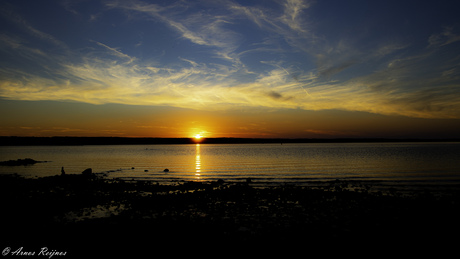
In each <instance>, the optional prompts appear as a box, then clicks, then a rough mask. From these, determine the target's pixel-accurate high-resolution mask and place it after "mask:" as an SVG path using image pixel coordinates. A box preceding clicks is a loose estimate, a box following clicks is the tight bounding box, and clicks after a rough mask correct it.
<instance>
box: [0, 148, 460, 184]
mask: <svg viewBox="0 0 460 259" xmlns="http://www.w3.org/2000/svg"><path fill="white" fill-rule="evenodd" d="M459 155H460V143H340V144H325V143H318V144H283V145H281V144H222V145H219V144H215V145H214V144H201V145H200V144H196V145H121V146H110V145H108V146H26V147H16V146H15V147H10V146H7V147H0V161H4V160H10V159H14V160H15V159H18V158H32V159H35V160H39V161H50V162H47V163H39V164H35V165H31V166H15V167H12V166H0V173H2V174H8V173H18V174H20V175H23V176H26V177H41V176H51V175H58V174H60V171H61V167H64V168H65V170H66V172H67V173H80V172H82V171H83V170H84V169H86V168H92V169H93V172H95V173H101V174H104V175H106V177H108V178H123V179H135V180H142V179H145V180H155V181H159V182H171V181H174V180H196V181H209V180H218V179H224V180H227V181H244V180H245V179H247V178H252V180H253V181H254V182H260V183H280V182H282V183H302V182H306V181H323V180H334V179H347V180H350V179H351V180H381V181H411V182H425V183H433V184H434V183H443V184H445V183H455V182H459V181H460V162H459ZM165 168H168V169H169V170H170V171H169V172H168V173H165V172H163V170H164V169H165Z"/></svg>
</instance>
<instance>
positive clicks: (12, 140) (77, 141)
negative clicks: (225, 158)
mask: <svg viewBox="0 0 460 259" xmlns="http://www.w3.org/2000/svg"><path fill="white" fill-rule="evenodd" d="M451 141H453V142H458V141H460V139H389V138H335V139H282V138H204V139H202V140H201V141H199V142H197V141H195V139H193V138H124V137H14V136H12V137H8V136H3V137H0V145H2V146H41V145H49V146H67V145H153V144H195V143H201V144H251V143H259V144H260V143H280V144H283V143H366V142H451Z"/></svg>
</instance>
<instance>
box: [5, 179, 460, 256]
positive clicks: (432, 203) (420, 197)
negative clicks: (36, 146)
mask: <svg viewBox="0 0 460 259" xmlns="http://www.w3.org/2000/svg"><path fill="white" fill-rule="evenodd" d="M353 184H356V183H353ZM368 190H369V188H366V187H362V186H361V187H359V188H350V183H347V182H338V181H334V182H330V183H326V184H323V185H322V186H321V187H316V188H313V187H306V186H302V187H301V186H272V187H266V188H259V187H255V186H253V185H252V184H251V183H226V182H211V183H209V182H208V183H199V182H180V183H176V184H170V185H158V184H156V183H153V182H124V181H117V180H107V179H99V178H96V177H88V176H83V175H63V176H55V177H46V178H39V179H24V178H21V177H19V176H14V175H8V176H1V177H0V197H1V198H0V199H1V206H2V212H1V223H2V231H1V243H0V244H1V245H2V247H0V248H1V249H4V248H5V247H8V248H11V249H12V251H14V250H16V251H17V249H18V248H20V247H23V250H27V249H28V250H34V251H36V255H37V253H38V252H39V251H40V248H42V247H48V248H49V249H54V250H56V251H57V252H59V251H66V252H67V253H66V255H65V257H66V258H70V257H71V256H75V257H80V258H83V257H89V256H91V255H93V256H96V255H100V256H108V255H120V256H122V255H126V256H127V257H128V258H137V257H135V256H133V255H135V254H139V253H143V254H145V253H147V254H150V255H152V256H150V257H149V258H154V257H160V256H159V254H162V253H166V255H187V256H194V255H198V256H200V255H208V256H209V255H221V256H222V255H226V254H229V253H235V254H237V253H242V254H248V253H254V254H258V255H261V254H271V253H272V251H277V252H282V253H288V252H290V251H297V252H299V251H302V252H304V253H308V252H309V251H313V250H316V249H319V247H321V248H322V249H326V250H323V251H324V252H325V253H326V254H328V253H333V252H338V251H337V249H345V250H340V253H341V254H346V253H347V251H348V252H350V251H353V253H355V254H356V253H359V251H364V250H366V249H370V248H372V249H373V251H374V252H376V251H379V253H382V252H385V251H389V250H391V249H395V248H401V247H403V248H405V249H406V250H411V251H412V252H417V251H419V252H423V251H424V250H426V249H428V248H430V249H437V250H438V251H439V252H442V251H446V249H449V248H455V247H456V246H457V244H458V241H459V240H460V239H459V237H458V234H459V230H460V211H459V208H460V206H459V205H460V192H459V189H458V188H450V189H449V190H448V191H447V190H446V191H442V190H437V191H436V192H431V191H423V190H418V191H416V192H415V193H412V194H411V195H409V196H408V195H407V193H405V194H404V195H403V194H402V193H398V192H388V193H381V192H377V193H374V192H369V191H368ZM339 247H340V248H339ZM214 253H217V254H214ZM155 255H158V256H155ZM10 256H12V255H11V253H10ZM208 256H206V257H208ZM59 257H60V256H59V255H55V256H53V258H59ZM162 257H164V256H162ZM102 258H105V257H102ZM120 258H121V257H120Z"/></svg>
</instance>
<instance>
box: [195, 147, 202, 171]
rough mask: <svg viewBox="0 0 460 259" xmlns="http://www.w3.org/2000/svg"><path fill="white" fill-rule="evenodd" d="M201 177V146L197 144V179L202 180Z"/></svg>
mask: <svg viewBox="0 0 460 259" xmlns="http://www.w3.org/2000/svg"><path fill="white" fill-rule="evenodd" d="M200 176H201V153H200V144H196V149H195V178H196V179H200Z"/></svg>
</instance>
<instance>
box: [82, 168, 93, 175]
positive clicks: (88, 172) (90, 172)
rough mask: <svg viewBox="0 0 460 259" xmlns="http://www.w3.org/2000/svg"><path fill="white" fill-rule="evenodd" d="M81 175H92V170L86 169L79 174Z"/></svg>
mask: <svg viewBox="0 0 460 259" xmlns="http://www.w3.org/2000/svg"><path fill="white" fill-rule="evenodd" d="M81 174H82V175H85V176H91V175H93V169H91V168H86V169H85V170H84V171H83V172H81Z"/></svg>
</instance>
